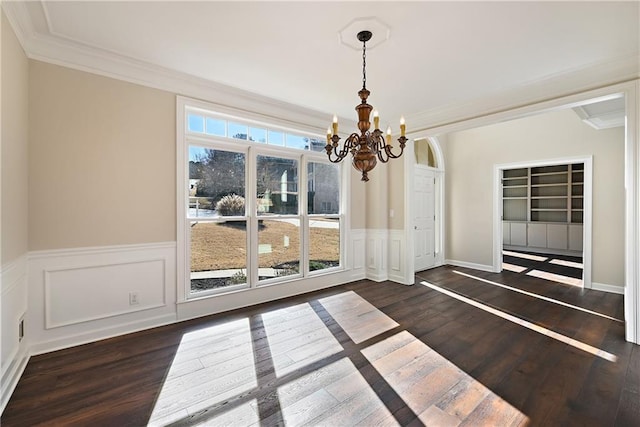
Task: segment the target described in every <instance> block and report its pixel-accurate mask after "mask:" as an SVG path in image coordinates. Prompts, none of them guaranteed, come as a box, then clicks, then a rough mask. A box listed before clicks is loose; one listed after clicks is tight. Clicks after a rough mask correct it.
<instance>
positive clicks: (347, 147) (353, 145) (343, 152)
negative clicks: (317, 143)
mask: <svg viewBox="0 0 640 427" xmlns="http://www.w3.org/2000/svg"><path fill="white" fill-rule="evenodd" d="M331 141H332V144H327V145H326V146H325V150H327V156H328V158H329V161H330V162H331V163H339V162H341V161H342V160H343V159H344V158H345V157H347V155H348V154H349V153H351V154H354V152H355V151H356V150H357V148H358V145H359V140H358V134H357V133H352V134H351V135H349V136H348V137H347V139H346V140H345V141H344V144H343V145H342V147H341V148H340V150H338V147H339V146H340V145H339V144H338V141H340V137H339V136H337V135H334V136H333V137H332V139H331ZM332 155H333V156H335V158H332Z"/></svg>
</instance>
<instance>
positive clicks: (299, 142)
mask: <svg viewBox="0 0 640 427" xmlns="http://www.w3.org/2000/svg"><path fill="white" fill-rule="evenodd" d="M286 142H287V144H286V145H287V147H291V148H299V149H301V150H307V149H308V147H309V138H306V137H304V136H300V135H289V134H287V135H286Z"/></svg>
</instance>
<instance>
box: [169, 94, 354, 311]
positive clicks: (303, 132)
mask: <svg viewBox="0 0 640 427" xmlns="http://www.w3.org/2000/svg"><path fill="white" fill-rule="evenodd" d="M194 112H195V113H196V114H201V115H203V116H204V120H205V126H206V118H213V119H215V120H225V121H227V122H226V124H225V129H226V131H225V136H218V135H211V134H206V127H205V132H190V131H189V130H188V129H187V124H188V114H190V113H194ZM233 113H236V114H233ZM176 115H177V126H176V133H177V150H176V152H177V156H176V162H177V168H176V176H177V180H176V183H177V217H176V223H177V224H176V225H177V227H176V229H177V238H176V242H177V247H176V252H177V261H178V262H177V299H178V302H188V301H192V300H197V299H202V298H209V297H215V296H219V295H228V294H230V293H235V292H242V291H250V290H255V289H258V288H262V287H269V286H277V285H280V284H284V283H289V282H292V281H304V280H308V279H310V278H313V277H316V276H320V275H326V274H335V273H340V272H343V271H345V270H346V269H347V266H346V261H347V257H346V247H347V244H346V241H345V240H346V233H345V231H346V228H347V224H348V222H347V217H346V215H345V211H346V201H347V194H346V192H347V189H348V188H349V180H348V174H347V173H346V171H347V170H348V168H346V167H344V166H343V164H342V163H340V164H338V165H336V166H337V167H338V177H339V182H338V186H339V195H338V201H339V208H340V209H339V212H338V213H337V214H309V212H308V209H307V206H308V204H307V199H308V175H307V174H308V163H309V162H315V163H323V164H330V165H334V164H333V163H331V162H329V161H328V159H327V157H326V154H325V153H324V151H314V150H313V147H312V146H309V148H308V149H306V150H305V149H300V148H291V147H287V146H286V135H287V134H288V135H295V136H303V137H309V138H314V139H317V140H321V141H322V140H323V135H322V134H321V133H320V132H318V130H317V129H316V128H311V127H309V126H306V128H307V129H305V126H300V127H301V128H302V129H300V128H296V129H293V128H291V127H286V126H283V123H282V122H286V121H285V120H278V119H274V118H272V117H262V116H260V115H257V114H255V113H246V112H245V111H233V110H230V109H227V108H220V106H216V105H211V104H208V103H205V102H202V101H197V100H192V99H188V98H183V97H180V96H178V97H177V111H176ZM260 118H262V119H263V120H259V119H260ZM228 122H233V123H238V124H243V125H247V128H248V135H247V139H246V140H243V139H236V138H232V137H229V136H228V135H227V133H228ZM251 128H260V129H265V130H266V133H267V135H268V134H269V132H270V131H276V132H282V133H283V134H284V135H285V136H284V137H283V139H284V140H285V145H273V144H269V141H268V138H267V141H266V142H261V141H250V140H249V137H250V135H249V133H250V129H251ZM192 145H196V146H199V147H203V148H209V149H215V150H225V151H232V152H238V153H243V154H244V155H245V215H244V216H233V217H212V218H201V217H192V216H189V191H188V187H189V167H188V164H189V163H188V162H189V147H190V146H192ZM260 155H264V156H269V157H277V158H285V159H292V160H297V162H298V176H297V180H298V191H297V193H298V197H297V204H298V213H297V215H293V214H284V215H283V214H267V215H265V214H260V215H258V212H257V206H256V205H257V203H256V201H257V184H256V179H257V170H256V167H257V159H258V156H260ZM282 218H293V219H298V220H299V224H300V227H299V233H300V236H299V242H300V244H299V251H298V253H299V257H298V258H299V271H298V273H297V274H294V275H288V276H283V277H274V278H269V279H264V280H262V281H260V280H258V278H259V277H258V276H259V275H258V264H259V255H258V245H259V230H258V222H259V220H274V219H276V220H277V219H282ZM314 218H320V219H323V218H330V219H336V220H337V221H338V227H339V252H340V253H339V265H338V266H333V267H328V268H324V269H320V270H315V271H310V268H309V243H310V221H311V220H313V219H314ZM229 220H236V221H238V220H244V221H246V222H247V228H246V245H247V246H246V247H247V254H246V277H247V283H246V284H241V285H232V286H229V287H223V288H216V289H211V290H205V291H199V292H192V290H191V278H190V274H191V254H190V252H191V233H190V224H191V223H192V222H193V221H198V222H213V223H220V222H223V221H229Z"/></svg>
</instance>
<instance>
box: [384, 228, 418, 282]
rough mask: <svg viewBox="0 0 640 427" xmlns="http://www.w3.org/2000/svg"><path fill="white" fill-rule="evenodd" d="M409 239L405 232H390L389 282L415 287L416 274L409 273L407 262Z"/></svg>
mask: <svg viewBox="0 0 640 427" xmlns="http://www.w3.org/2000/svg"><path fill="white" fill-rule="evenodd" d="M408 256H409V255H408V251H407V237H406V234H405V232H404V230H389V280H391V281H393V282H397V283H402V284H404V285H413V283H414V281H415V274H414V272H413V271H409V269H408V266H409V265H413V263H408V262H407V257H408Z"/></svg>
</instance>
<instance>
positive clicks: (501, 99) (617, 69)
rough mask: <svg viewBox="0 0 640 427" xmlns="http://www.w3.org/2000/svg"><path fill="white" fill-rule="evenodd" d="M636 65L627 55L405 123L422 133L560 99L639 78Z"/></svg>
mask: <svg viewBox="0 0 640 427" xmlns="http://www.w3.org/2000/svg"><path fill="white" fill-rule="evenodd" d="M638 64H640V55H638V54H637V53H636V54H630V55H627V56H623V57H619V58H617V59H615V60H612V61H607V62H601V63H596V64H591V65H589V66H586V67H583V68H579V69H574V70H569V71H565V72H561V73H556V74H553V75H550V76H547V77H544V78H541V79H538V80H533V81H529V82H526V83H523V84H521V85H519V86H517V87H511V88H508V89H505V90H504V91H502V92H500V93H494V94H493V95H491V96H487V97H483V98H478V99H475V100H472V101H469V102H465V103H457V104H451V105H446V106H443V107H440V108H435V109H431V110H428V111H423V112H421V113H417V114H412V115H408V116H407V122H410V123H412V129H411V133H419V132H425V131H429V130H430V129H433V128H443V127H445V126H449V125H453V124H455V123H458V122H462V121H466V120H470V119H475V118H480V117H483V116H488V115H491V114H496V113H500V112H504V111H509V110H513V109H516V108H522V107H525V106H527V105H531V104H536V103H540V102H544V101H548V100H551V99H555V98H559V97H563V96H569V95H573V94H577V93H581V92H586V91H589V90H594V89H598V88H601V87H605V86H611V85H614V84H618V83H625V82H629V81H632V80H635V79H638V78H640V66H639V65H638Z"/></svg>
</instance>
